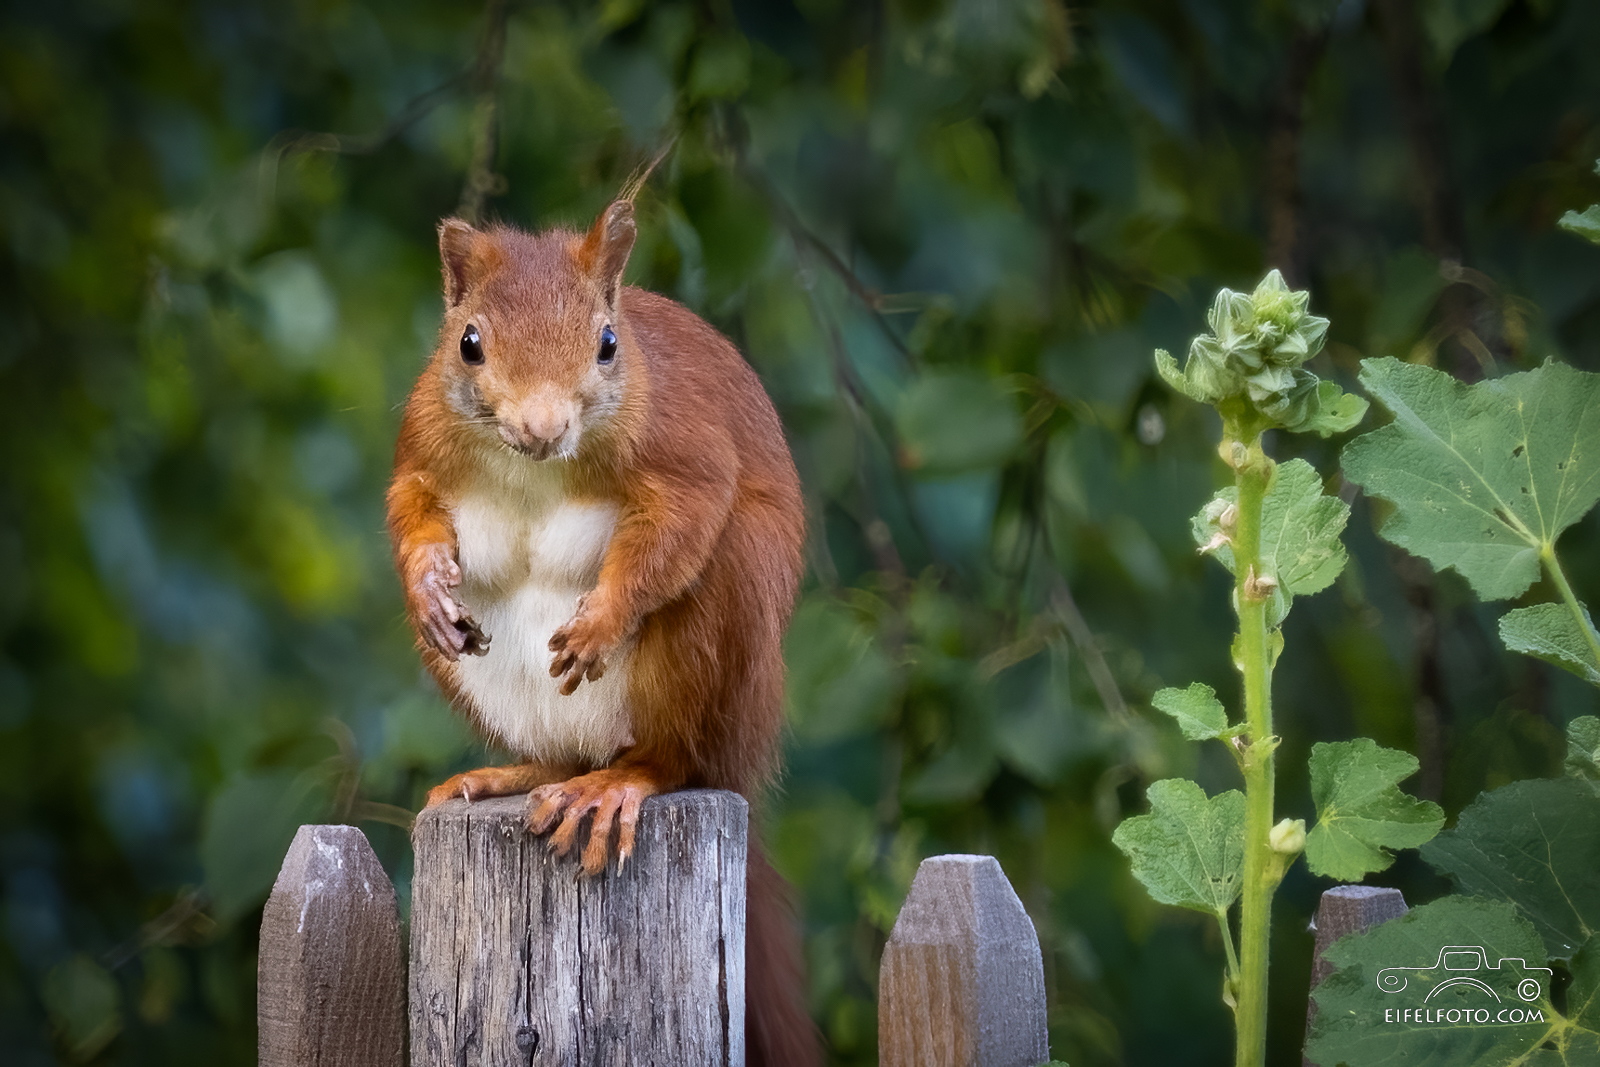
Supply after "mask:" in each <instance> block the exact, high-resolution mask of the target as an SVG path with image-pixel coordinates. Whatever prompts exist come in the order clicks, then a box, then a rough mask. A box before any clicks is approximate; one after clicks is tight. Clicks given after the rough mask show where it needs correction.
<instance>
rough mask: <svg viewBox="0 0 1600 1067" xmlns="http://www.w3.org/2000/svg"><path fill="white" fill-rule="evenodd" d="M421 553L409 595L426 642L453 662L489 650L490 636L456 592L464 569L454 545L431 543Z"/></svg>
mask: <svg viewBox="0 0 1600 1067" xmlns="http://www.w3.org/2000/svg"><path fill="white" fill-rule="evenodd" d="M419 555H420V557H421V558H420V560H419V564H420V566H419V567H418V568H417V572H416V577H415V578H414V579H413V580H412V582H411V585H410V588H409V589H407V591H406V594H407V598H408V599H409V600H410V602H411V616H412V618H413V619H415V620H416V623H417V632H418V633H420V634H421V635H422V639H423V641H424V642H426V643H427V644H428V646H429V647H431V648H432V649H433V650H434V651H436V652H438V653H439V654H440V655H441V656H443V657H444V658H445V659H447V660H450V661H451V662H452V663H454V662H455V661H456V660H458V659H460V658H461V656H462V655H463V654H466V655H470V656H482V655H484V654H485V653H487V652H488V651H489V635H488V634H486V633H484V632H483V630H482V629H481V628H479V626H478V624H477V622H476V621H474V620H473V618H472V616H471V615H468V614H467V609H466V608H465V607H464V606H463V605H462V603H461V602H460V601H459V600H457V599H456V597H455V593H453V592H452V590H453V589H455V587H456V586H458V585H460V584H461V568H460V566H459V565H457V563H456V561H455V559H454V558H453V557H452V556H451V553H450V546H449V545H428V546H427V547H426V548H424V549H423V550H422V552H421V553H420V554H419Z"/></svg>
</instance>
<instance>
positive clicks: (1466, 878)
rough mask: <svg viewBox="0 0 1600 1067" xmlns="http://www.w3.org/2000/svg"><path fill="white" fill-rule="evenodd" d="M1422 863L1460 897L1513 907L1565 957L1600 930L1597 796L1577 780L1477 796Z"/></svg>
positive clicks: (1529, 783) (1557, 780)
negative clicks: (1449, 883) (1447, 881)
mask: <svg viewBox="0 0 1600 1067" xmlns="http://www.w3.org/2000/svg"><path fill="white" fill-rule="evenodd" d="M1422 858H1423V859H1425V860H1427V861H1428V863H1430V864H1432V865H1433V866H1434V867H1435V868H1436V869H1437V870H1438V871H1439V872H1440V873H1441V874H1445V875H1448V876H1450V878H1451V879H1452V880H1454V882H1455V883H1456V886H1457V888H1458V889H1459V890H1460V891H1461V892H1463V893H1472V894H1476V895H1478V896H1483V897H1492V898H1495V899H1499V900H1504V901H1507V902H1509V903H1511V904H1514V905H1516V907H1517V908H1518V910H1520V911H1521V912H1522V914H1523V915H1525V916H1527V918H1528V920H1529V921H1530V922H1532V923H1533V925H1534V927H1535V928H1536V929H1537V930H1538V931H1539V935H1540V936H1541V937H1543V938H1544V943H1545V946H1546V948H1547V949H1548V950H1549V954H1550V955H1551V956H1556V957H1560V958H1563V959H1565V958H1566V957H1569V956H1571V955H1572V954H1573V953H1574V952H1576V951H1577V949H1578V946H1579V945H1581V944H1583V942H1585V941H1586V940H1588V939H1589V937H1590V935H1591V934H1593V932H1594V931H1595V930H1596V929H1600V794H1596V792H1595V791H1594V789H1593V788H1591V787H1590V785H1589V784H1588V783H1587V782H1583V781H1580V780H1579V779H1577V778H1554V779H1535V780H1532V781H1524V782H1513V783H1511V784H1510V785H1507V786H1501V787H1500V788H1499V789H1496V790H1494V791H1493V792H1490V793H1483V794H1481V795H1480V796H1479V797H1478V799H1477V800H1475V801H1473V802H1472V804H1471V805H1470V806H1468V808H1467V809H1466V810H1465V811H1463V812H1462V813H1461V818H1460V819H1459V820H1457V822H1456V825H1455V826H1454V827H1453V828H1451V829H1450V830H1448V831H1446V832H1445V833H1442V834H1440V835H1439V836H1438V837H1437V838H1435V839H1434V840H1433V841H1431V842H1429V843H1428V844H1427V845H1426V846H1425V847H1424V848H1423V849H1422Z"/></svg>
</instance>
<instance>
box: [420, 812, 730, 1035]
mask: <svg viewBox="0 0 1600 1067" xmlns="http://www.w3.org/2000/svg"><path fill="white" fill-rule="evenodd" d="M525 812H526V806H525V798H524V797H503V798H499V799H496V800H483V801H479V802H477V803H474V804H468V803H467V802H466V801H464V800H453V801H450V802H448V803H445V804H441V805H439V806H438V807H434V808H429V809H427V810H425V811H424V812H423V813H422V814H421V815H419V816H418V817H417V822H416V827H415V829H414V830H413V831H412V845H413V847H414V851H415V853H416V874H415V877H414V880H413V882H412V898H411V899H412V905H411V1063H412V1064H413V1067H474V1065H477V1064H485V1065H491V1064H492V1065H494V1067H500V1065H503V1064H550V1065H561V1067H577V1065H580V1064H581V1065H583V1067H592V1065H594V1067H598V1065H611V1064H615V1065H618V1067H622V1065H640V1067H642V1065H646V1064H661V1065H667V1064H673V1065H676V1064H684V1065H694V1067H713V1065H714V1067H743V1064H744V992H745V989H744V935H745V878H746V872H745V858H746V847H747V842H746V830H747V819H748V810H747V806H746V804H745V802H744V800H743V799H742V798H740V797H738V796H736V795H734V794H732V793H723V792H715V791H711V790H691V791H685V792H679V793H668V794H666V795H664V796H659V797H652V798H650V799H649V800H647V801H645V805H644V811H643V814H642V816H641V818H640V820H639V836H638V845H637V848H636V850H635V852H634V854H633V858H632V859H631V860H629V861H628V865H627V867H626V868H624V869H623V870H622V871H621V872H620V873H619V872H618V871H617V870H616V868H615V865H614V864H613V866H612V867H611V868H610V869H608V870H607V871H606V873H604V874H602V875H600V876H599V877H596V878H585V877H583V876H582V874H581V873H580V871H579V869H578V863H577V860H576V857H574V856H568V857H566V858H564V859H559V858H556V857H554V856H552V855H551V853H550V850H549V848H548V846H547V844H546V842H545V840H544V839H543V838H539V837H534V836H532V835H530V834H529V833H528V832H527V830H526V828H525V827H524V822H523V820H524V818H525Z"/></svg>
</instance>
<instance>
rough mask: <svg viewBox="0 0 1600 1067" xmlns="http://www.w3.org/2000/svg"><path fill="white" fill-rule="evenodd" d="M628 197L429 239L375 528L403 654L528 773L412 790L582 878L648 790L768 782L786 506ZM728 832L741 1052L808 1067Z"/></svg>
mask: <svg viewBox="0 0 1600 1067" xmlns="http://www.w3.org/2000/svg"><path fill="white" fill-rule="evenodd" d="M635 234H636V225H635V222H634V211H633V205H632V203H631V202H630V198H624V199H620V200H618V201H616V202H615V203H613V204H611V205H610V206H609V207H608V208H607V209H606V210H605V212H604V213H603V214H601V216H600V218H599V219H598V220H597V221H596V222H595V223H594V225H593V226H592V227H591V228H590V229H589V230H588V232H587V233H576V232H572V231H567V230H561V229H556V230H551V231H548V232H544V233H538V234H530V233H525V232H522V231H520V230H516V229H513V228H510V227H506V226H494V227H491V228H487V229H484V230H478V229H475V228H473V227H472V226H470V225H468V224H467V223H465V222H462V221H461V220H459V219H446V220H445V221H444V222H442V223H441V224H440V225H439V254H440V258H441V260H442V265H443V273H444V297H445V313H444V325H443V328H442V331H441V334H440V342H439V347H438V349H437V350H436V351H435V352H434V354H433V357H432V359H431V361H430V362H429V364H428V366H427V369H426V370H424V371H423V372H422V375H421V377H420V378H419V379H418V381H417V384H416V387H415V389H414V390H413V391H412V393H411V397H410V400H409V401H408V402H407V404H406V410H405V417H404V419H403V421H402V424H401V428H400V439H399V443H398V445H397V447H396V450H395V469H394V479H393V481H392V483H391V484H390V487H389V493H388V506H389V531H390V535H391V537H392V540H393V545H394V557H395V564H396V567H397V568H398V569H399V572H400V577H401V581H402V582H403V584H404V587H405V597H406V612H407V615H408V616H409V618H410V621H411V625H412V627H413V628H414V630H415V631H416V636H417V644H418V647H419V649H420V651H421V654H422V661H423V663H424V664H425V665H426V666H427V668H428V670H429V672H431V673H432V675H433V677H434V678H435V679H437V680H438V683H439V685H440V687H441V688H442V689H443V690H444V692H445V693H446V695H448V697H449V698H450V700H451V702H452V703H453V704H454V705H455V707H456V708H457V709H458V710H460V711H461V712H462V713H464V714H465V715H466V716H467V717H468V718H469V719H470V720H471V721H472V722H473V723H474V724H475V725H476V726H477V727H478V728H479V729H480V730H482V731H483V732H484V733H485V734H487V735H488V736H489V737H491V738H493V739H494V740H495V741H496V742H498V743H499V744H501V745H503V746H504V747H506V748H507V749H509V750H510V751H511V752H513V753H515V754H516V755H517V756H519V757H521V758H522V759H523V760H524V762H522V763H518V764H516V765H514V766H509V767H485V768H482V769H480V770H475V771H468V772H466V773H464V774H458V775H456V776H455V777H453V778H451V779H449V780H448V781H446V782H444V783H443V784H441V785H439V786H437V787H435V788H434V789H433V790H431V791H430V792H429V794H428V803H429V804H430V805H431V804H437V803H441V802H443V801H445V800H448V799H451V798H454V797H458V796H459V797H465V798H467V799H468V800H473V799H477V798H481V797H490V796H501V795H509V794H514V793H524V792H526V793H529V802H528V817H527V821H528V828H529V830H530V831H532V832H533V833H536V834H544V833H549V834H550V846H551V847H552V848H553V849H554V850H555V851H556V852H557V853H559V854H561V855H565V854H567V853H568V852H569V851H570V850H571V849H572V848H573V847H574V846H575V844H576V843H577V839H578V837H579V833H580V830H581V828H582V825H583V823H584V821H585V820H586V819H587V820H588V821H589V834H588V839H587V843H586V844H585V846H584V848H583V850H582V864H583V869H584V871H585V872H587V873H588V874H591V875H594V874H598V873H599V872H600V871H602V870H603V869H604V868H605V867H606V865H607V863H608V861H609V858H610V854H611V839H612V831H613V828H614V827H615V828H616V831H617V833H616V837H617V846H616V853H617V856H618V863H619V864H621V863H624V862H626V860H627V857H628V856H629V854H630V853H631V852H632V850H633V846H634V833H635V828H636V826H637V823H638V820H639V810H640V805H641V804H642V803H643V802H644V800H645V798H646V797H649V796H651V795H653V794H656V793H662V792H667V791H669V790H674V789H683V788H690V787H702V786H703V787H709V788H715V789H730V790H733V791H735V792H737V793H740V794H743V795H744V796H745V797H747V798H755V797H756V796H757V795H758V794H759V793H760V791H761V789H762V788H763V786H765V785H766V784H767V783H768V782H770V781H771V779H772V777H773V775H774V774H775V772H776V770H777V762H778V747H779V734H780V730H781V727H782V721H783V708H782V699H783V657H782V649H781V641H782V637H783V632H784V628H785V627H786V626H787V625H788V621H789V616H790V613H791V611H792V609H793V606H794V600H795V596H796V592H797V589H798V585H799V580H800V575H801V569H802V542H803V540H804V536H805V514H804V508H803V504H802V498H801V493H800V483H799V478H798V476H797V474H796V472H795V466H794V460H793V458H792V457H791V455H790V453H789V449H788V446H787V444H786V442H785V439H784V434H783V427H782V425H781V423H780V422H779V420H778V415H777V412H776V411H775V410H774V409H773V406H772V402H771V400H769V399H768V397H767V394H766V392H765V391H764V390H763V389H762V387H761V383H760V381H759V380H758V379H757V378H756V375H755V373H754V371H752V370H751V368H750V367H749V365H748V364H747V363H746V362H745V361H744V359H743V357H742V356H741V355H740V354H739V352H738V350H737V349H736V348H734V346H733V345H732V344H731V343H730V342H729V341H728V340H727V339H726V338H725V337H723V336H722V335H721V334H720V333H718V332H717V331H716V330H715V329H714V328H713V327H711V326H710V325H709V324H707V323H706V322H705V321H703V320H702V319H700V318H699V317H697V316H696V315H695V314H694V313H693V312H691V311H689V310H688V309H687V308H685V307H683V306H682V305H680V304H677V303H675V302H673V301H671V300H669V299H667V298H666V297H663V296H659V295H657V294H655V293H651V292H647V291H645V290H642V289H636V288H633V287H631V286H624V285H623V284H622V274H623V269H624V267H625V266H626V265H627V261H628V255H629V253H630V251H631V250H632V248H633V243H634V237H635ZM754 836H755V835H752V840H751V842H750V874H749V898H748V928H749V930H748V932H749V937H748V964H747V969H746V970H747V974H748V975H749V978H748V984H747V1005H748V1010H747V1023H748V1025H747V1028H746V1033H747V1037H746V1040H747V1045H748V1048H749V1053H750V1062H751V1063H752V1064H767V1065H771V1067H790V1065H795V1067H799V1065H802V1064H804V1065H808V1067H809V1065H813V1064H816V1063H818V1062H819V1060H820V1051H819V1039H818V1037H817V1035H816V1031H815V1028H814V1026H813V1025H812V1023H811V1022H810V1020H809V1018H808V1017H807V1015H806V1012H805V1006H804V993H803V977H802V972H801V967H800V962H799V945H798V934H797V931H796V929H795V926H794V922H793V918H792V916H790V915H789V913H788V905H787V903H786V887H785V886H784V884H783V882H782V879H781V878H780V877H779V876H778V875H777V874H776V873H775V872H773V870H772V868H771V867H770V866H769V865H768V863H767V861H766V859H765V856H764V855H763V854H762V853H761V850H760V848H759V846H758V843H757V841H756V840H755V839H754Z"/></svg>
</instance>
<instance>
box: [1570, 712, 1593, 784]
mask: <svg viewBox="0 0 1600 1067" xmlns="http://www.w3.org/2000/svg"><path fill="white" fill-rule="evenodd" d="M1566 771H1567V773H1568V774H1570V775H1571V776H1572V777H1574V778H1582V779H1583V780H1584V781H1587V782H1600V718H1595V717H1594V716H1593V715H1585V716H1583V717H1582V718H1579V719H1573V720H1572V721H1571V722H1570V723H1568V724H1567V763H1566Z"/></svg>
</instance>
